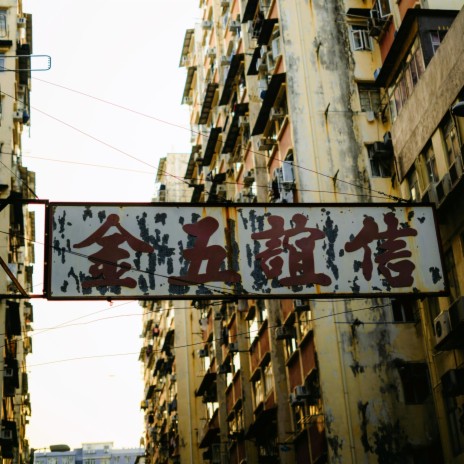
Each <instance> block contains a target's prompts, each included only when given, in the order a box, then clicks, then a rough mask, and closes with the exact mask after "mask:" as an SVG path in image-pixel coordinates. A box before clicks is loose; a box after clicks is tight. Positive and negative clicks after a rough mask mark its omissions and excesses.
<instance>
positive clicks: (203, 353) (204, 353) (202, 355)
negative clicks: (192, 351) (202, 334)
mask: <svg viewBox="0 0 464 464" xmlns="http://www.w3.org/2000/svg"><path fill="white" fill-rule="evenodd" d="M207 356H208V350H206V349H201V350H198V357H200V358H206V357H207Z"/></svg>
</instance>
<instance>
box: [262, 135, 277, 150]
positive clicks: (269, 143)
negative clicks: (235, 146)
mask: <svg viewBox="0 0 464 464" xmlns="http://www.w3.org/2000/svg"><path fill="white" fill-rule="evenodd" d="M275 143H276V141H275V140H274V139H272V138H270V137H262V138H260V139H259V140H258V150H260V151H264V150H270V149H271V148H272V147H273V146H274V145H275Z"/></svg>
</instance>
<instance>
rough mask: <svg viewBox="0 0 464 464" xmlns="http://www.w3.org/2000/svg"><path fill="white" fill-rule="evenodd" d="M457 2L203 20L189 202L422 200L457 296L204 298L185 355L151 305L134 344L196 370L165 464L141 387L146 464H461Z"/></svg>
mask: <svg viewBox="0 0 464 464" xmlns="http://www.w3.org/2000/svg"><path fill="white" fill-rule="evenodd" d="M463 4H464V2H462V1H451V0H450V1H438V0H437V1H412V0H410V1H409V0H401V1H388V0H375V1H374V0H346V1H343V2H339V1H337V2H335V1H327V2H301V1H297V0H230V1H229V0H227V1H222V0H203V1H201V2H200V8H201V15H202V21H201V22H200V23H199V24H196V25H194V27H192V28H191V29H188V30H187V31H186V33H185V36H184V41H183V46H182V51H181V60H180V65H181V66H183V67H185V68H186V81H185V86H184V90H183V94H182V102H183V103H184V104H187V105H189V107H190V110H191V111H190V124H191V128H192V138H191V143H192V150H191V153H190V157H189V161H188V165H187V169H186V171H185V179H186V180H187V181H188V182H189V183H190V186H191V196H190V201H191V202H200V203H201V202H206V203H222V202H230V201H232V202H238V203H242V202H243V203H249V202H263V203H266V202H268V203H270V204H273V203H279V204H281V203H298V202H305V203H311V202H313V203H370V204H373V205H374V204H375V203H385V202H387V203H392V204H397V203H398V202H401V201H403V200H406V201H412V202H433V203H434V204H435V205H436V208H437V227H438V228H439V230H440V234H441V240H442V242H443V243H442V245H443V251H444V253H443V261H444V264H445V268H446V270H447V274H448V275H447V277H448V281H449V284H450V296H449V297H440V298H438V297H433V298H432V297H429V298H421V299H417V298H413V297H409V298H395V299H391V298H376V299H361V298H351V299H346V298H334V299H312V298H310V297H309V296H308V298H304V295H301V296H299V299H294V300H278V299H268V300H264V299H249V300H237V301H234V300H233V299H230V300H227V299H225V300H221V301H212V300H201V301H196V302H191V303H188V304H187V303H186V305H187V306H185V307H184V309H183V314H184V317H185V320H186V321H187V322H188V325H186V326H185V327H186V328H187V331H186V332H183V337H184V338H182V339H179V340H178V339H177V316H176V317H174V320H173V321H171V320H167V321H166V322H163V321H162V317H163V314H164V311H163V310H162V308H163V307H166V308H168V307H169V306H177V305H178V302H177V301H176V302H158V303H155V304H152V305H151V306H150V308H152V309H150V310H149V311H151V312H152V313H153V314H157V316H156V317H154V316H153V317H154V318H153V322H151V323H149V322H147V321H148V320H149V319H150V318H151V317H152V316H150V315H147V316H146V319H147V320H146V321H145V325H144V333H145V334H146V333H151V332H150V331H151V330H155V331H156V333H158V334H160V333H163V334H165V337H168V334H169V333H170V330H172V327H173V324H174V325H175V327H176V340H175V342H174V343H173V344H171V345H169V344H168V345H169V346H170V348H169V350H168V351H169V353H171V355H172V362H171V361H170V363H171V364H170V366H176V370H177V366H178V356H183V359H184V361H185V362H186V363H187V364H186V365H188V366H189V367H188V369H186V370H184V371H183V374H185V375H182V377H181V376H179V375H176V376H175V378H176V379H177V380H176V381H177V387H176V388H177V389H179V388H184V391H185V395H180V394H179V390H178V392H177V401H176V413H175V414H174V417H176V418H177V429H176V430H177V432H176V433H177V435H176V437H177V438H176V440H178V441H177V442H176V443H178V444H179V450H182V449H184V450H186V449H188V450H189V452H190V454H188V453H187V454H185V455H182V454H181V452H182V451H179V452H176V453H171V449H170V447H169V443H170V441H169V432H166V431H167V430H168V424H169V422H168V418H167V417H166V413H165V412H164V411H161V412H162V414H161V415H159V420H160V421H162V422H161V423H162V424H164V425H163V426H162V427H161V428H160V426H159V425H156V424H157V422H156V421H157V420H158V415H157V410H156V409H155V406H154V403H153V401H155V403H156V404H158V403H159V401H160V400H159V398H161V395H163V394H164V395H166V394H165V393H160V394H157V393H156V391H157V386H156V385H157V384H152V385H149V386H148V388H147V389H146V392H145V394H146V395H145V399H144V402H143V406H144V408H146V414H147V421H148V422H149V424H155V426H154V429H150V428H149V427H148V428H147V431H149V430H152V431H153V432H154V433H159V432H157V431H159V430H161V431H163V430H164V431H165V432H164V434H165V438H164V439H163V438H162V436H161V437H160V436H159V435H153V436H154V442H153V446H154V447H156V443H158V446H157V447H156V448H157V450H158V451H156V452H155V451H153V452H151V451H150V450H149V452H148V454H147V459H148V461H149V462H153V463H162V462H170V461H169V460H170V459H171V461H173V462H182V463H184V462H201V460H203V461H204V462H210V463H234V464H239V463H245V462H248V463H256V462H259V463H261V462H262V463H273V462H275V463H292V464H293V463H295V462H296V463H323V462H331V463H337V462H340V463H348V462H351V463H357V462H382V463H400V462H401V463H418V462H421V463H440V462H446V463H458V462H464V453H463V452H462V451H463V450H462V446H463V441H462V440H463V438H464V437H463V434H462V431H461V425H460V424H461V422H462V420H461V419H462V415H461V411H462V396H463V394H464V389H463V386H462V385H463V376H462V372H463V370H462V351H461V350H462V343H461V338H462V336H461V335H462V333H461V331H462V322H461V320H462V318H463V316H462V308H463V306H462V305H463V303H462V297H461V296H460V295H461V293H460V292H461V290H460V289H461V288H463V285H464V283H463V281H462V279H463V277H462V276H464V272H463V268H462V266H463V251H462V250H463V249H464V247H463V240H464V239H463V235H464V233H463V230H464V229H463V227H464V224H463V220H462V218H461V217H460V216H461V215H459V214H453V211H459V208H460V205H461V203H460V202H462V198H463V195H462V188H463V181H462V174H463V169H462V151H463V148H462V147H463V142H462V141H463V137H464V125H463V124H464V119H463V118H462V117H461V116H460V115H459V111H460V110H459V105H457V103H458V102H460V101H462V100H463V99H464V95H463V88H464V73H463V72H462V66H463V60H462V49H463V40H464V34H463V29H462V28H463V26H462V22H463V20H464V12H463V10H462V7H463ZM192 26H193V25H192ZM359 272H360V270H359V269H354V274H355V278H356V273H359ZM145 305H150V304H149V303H145ZM157 311H158V312H157ZM166 312H167V314H170V312H169V311H167V309H166ZM185 314H188V316H185ZM155 320H156V322H154V321H155ZM153 324H154V325H153ZM186 324H187V323H186ZM153 327H154V329H153ZM154 337H155V339H156V337H157V335H154ZM171 337H172V336H171ZM171 339H172V338H171ZM165 340H166V338H164V337H163V340H160V343H161V342H162V343H161V344H160V345H159V346H158V347H155V345H154V346H153V348H152V352H153V353H156V356H160V353H163V352H164V353H166V349H163V347H164V346H165V345H166V343H167V342H166V341H165ZM168 340H169V337H168ZM144 349H145V352H144V351H143V350H144ZM144 349H142V351H143V353H142V359H143V356H145V359H149V357H148V358H147V354H146V350H147V349H148V350H150V349H149V348H146V347H145V348H144ZM150 356H151V354H150ZM163 356H164V355H163ZM166 356H167V355H166ZM166 356H164V357H166ZM166 359H167V358H166ZM146 362H148V361H146ZM151 362H154V359H153V360H152V361H151ZM165 362H166V360H163V361H162V363H161V362H160V365H164V363H165ZM168 364H169V363H168ZM152 368H153V365H148V366H147V367H146V371H145V373H146V375H150V372H151V369H152ZM170 369H172V367H170V368H169V369H168V371H169V370H170ZM158 370H159V369H156V368H155V371H154V372H155V373H156V372H158ZM150 387H153V388H151V390H150ZM163 391H165V388H164V389H161V390H160V392H163ZM164 401H165V402H166V401H167V399H166V400H164ZM157 402H158V403H157ZM167 404H169V403H167ZM178 418H182V420H178ZM150 421H151V422H150ZM181 426H182V427H184V428H183V430H182V432H181V431H180V427H181ZM163 427H164V428H163ZM166 434H167V435H166ZM173 443H174V442H173ZM163 444H164V445H163ZM163 447H164V452H163V453H160V452H159V449H161V448H163Z"/></svg>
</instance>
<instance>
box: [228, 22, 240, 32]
mask: <svg viewBox="0 0 464 464" xmlns="http://www.w3.org/2000/svg"><path fill="white" fill-rule="evenodd" d="M241 28H242V25H241V24H240V21H236V20H232V21H231V22H230V23H229V29H230V30H231V32H238V31H240V30H241Z"/></svg>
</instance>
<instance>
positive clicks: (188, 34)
mask: <svg viewBox="0 0 464 464" xmlns="http://www.w3.org/2000/svg"><path fill="white" fill-rule="evenodd" d="M194 32H195V31H194V29H187V30H186V31H185V36H184V43H183V45H182V54H181V55H180V62H179V66H184V57H185V56H187V55H188V52H189V50H190V42H191V41H192V37H193V34H194Z"/></svg>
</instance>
